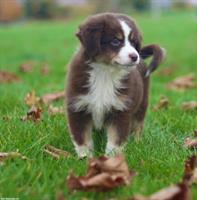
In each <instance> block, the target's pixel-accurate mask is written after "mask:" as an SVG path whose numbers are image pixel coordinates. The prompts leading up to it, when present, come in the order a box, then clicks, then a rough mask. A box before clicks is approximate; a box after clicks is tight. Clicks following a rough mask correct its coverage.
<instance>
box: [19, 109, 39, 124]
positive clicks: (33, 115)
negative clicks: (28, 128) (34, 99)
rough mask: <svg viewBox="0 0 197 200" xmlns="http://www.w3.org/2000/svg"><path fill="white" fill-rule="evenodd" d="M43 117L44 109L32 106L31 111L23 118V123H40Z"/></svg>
mask: <svg viewBox="0 0 197 200" xmlns="http://www.w3.org/2000/svg"><path fill="white" fill-rule="evenodd" d="M41 116H42V109H41V108H40V107H36V106H32V107H31V108H30V109H29V111H28V112H27V115H26V116H24V117H22V121H27V120H30V121H34V122H37V121H40V120H41Z"/></svg>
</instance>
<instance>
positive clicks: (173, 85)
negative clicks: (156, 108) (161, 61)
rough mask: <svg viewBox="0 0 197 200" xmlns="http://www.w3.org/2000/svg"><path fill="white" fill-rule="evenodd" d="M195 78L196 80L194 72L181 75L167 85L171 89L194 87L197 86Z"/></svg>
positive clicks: (179, 89) (182, 89)
mask: <svg viewBox="0 0 197 200" xmlns="http://www.w3.org/2000/svg"><path fill="white" fill-rule="evenodd" d="M194 80H195V75H194V74H188V75H185V76H181V77H178V78H176V79H174V80H173V81H172V82H170V83H169V84H168V85H167V88H168V89H171V90H177V91H184V90H186V89H189V88H193V87H195V86H196V85H195V83H194Z"/></svg>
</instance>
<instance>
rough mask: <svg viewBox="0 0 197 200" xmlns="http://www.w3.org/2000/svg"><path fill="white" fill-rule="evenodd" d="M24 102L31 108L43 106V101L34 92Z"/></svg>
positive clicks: (28, 94)
mask: <svg viewBox="0 0 197 200" xmlns="http://www.w3.org/2000/svg"><path fill="white" fill-rule="evenodd" d="M24 100H25V103H26V105H28V106H29V107H31V106H35V105H40V104H41V99H40V97H38V96H36V93H35V91H34V90H33V91H31V92H29V93H27V95H26V96H25V98H24Z"/></svg>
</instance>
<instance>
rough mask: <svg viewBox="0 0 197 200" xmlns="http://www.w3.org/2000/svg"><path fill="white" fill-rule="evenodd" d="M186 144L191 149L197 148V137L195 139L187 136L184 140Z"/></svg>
mask: <svg viewBox="0 0 197 200" xmlns="http://www.w3.org/2000/svg"><path fill="white" fill-rule="evenodd" d="M184 146H185V147H186V148H190V149H193V148H197V138H193V139H192V138H189V137H188V138H186V139H185V142H184Z"/></svg>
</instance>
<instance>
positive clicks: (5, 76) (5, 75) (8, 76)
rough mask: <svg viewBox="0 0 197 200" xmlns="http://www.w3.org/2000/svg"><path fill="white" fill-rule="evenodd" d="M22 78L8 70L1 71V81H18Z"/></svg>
mask: <svg viewBox="0 0 197 200" xmlns="http://www.w3.org/2000/svg"><path fill="white" fill-rule="evenodd" d="M20 80H21V79H20V78H19V77H18V76H17V75H16V74H14V73H11V72H7V71H0V83H13V82H18V81H20Z"/></svg>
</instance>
